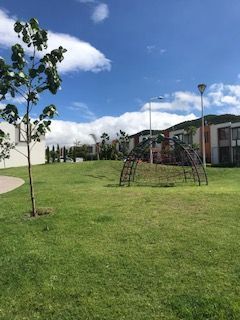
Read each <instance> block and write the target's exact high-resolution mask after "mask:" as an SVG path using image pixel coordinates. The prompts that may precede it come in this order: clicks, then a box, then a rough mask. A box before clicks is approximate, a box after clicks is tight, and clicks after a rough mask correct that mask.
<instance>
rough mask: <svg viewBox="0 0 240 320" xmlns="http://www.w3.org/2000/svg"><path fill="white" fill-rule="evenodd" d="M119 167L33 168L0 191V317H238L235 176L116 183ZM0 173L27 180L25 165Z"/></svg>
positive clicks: (239, 231)
mask: <svg viewBox="0 0 240 320" xmlns="http://www.w3.org/2000/svg"><path fill="white" fill-rule="evenodd" d="M120 169H121V163H120V162H114V161H112V162H111V161H99V162H97V161H95V162H86V163H82V164H71V163H70V164H56V165H45V166H36V167H34V177H35V188H36V195H37V206H38V207H52V208H54V213H53V214H51V215H48V216H41V217H39V218H36V219H29V218H28V215H27V212H28V211H29V209H30V202H29V190H28V188H29V186H28V184H25V185H23V186H22V187H20V188H19V189H16V190H14V191H12V192H10V193H7V194H3V195H0V201H1V202H0V203H1V204H0V235H1V237H0V319H1V320H3V319H4V320H5V319H6V320H12V319H14V320H27V319H29V320H34V319H41V320H52V319H54V320H65V319H66V320H70V319H72V320H77V319H84V320H87V319H91V320H95V319H98V320H104V319H109V320H113V319H117V320H120V319H129V320H130V319H131V320H132V319H137V320H143V319H144V320H145V319H149V320H150V319H151V320H152V319H167V320H173V319H194V320H196V319H197V320H199V319H204V320H205V319H217V320H219V319H228V320H229V319H240V249H239V248H240V196H239V195H240V183H239V181H240V169H234V168H231V169H227V168H224V169H219V168H209V169H208V173H209V186H202V187H198V186H190V185H186V186H181V187H172V188H152V187H122V188H120V187H118V186H117V184H118V179H119V173H120ZM0 173H1V174H7V175H15V176H18V177H22V178H24V179H27V175H26V168H18V169H8V170H1V172H0Z"/></svg>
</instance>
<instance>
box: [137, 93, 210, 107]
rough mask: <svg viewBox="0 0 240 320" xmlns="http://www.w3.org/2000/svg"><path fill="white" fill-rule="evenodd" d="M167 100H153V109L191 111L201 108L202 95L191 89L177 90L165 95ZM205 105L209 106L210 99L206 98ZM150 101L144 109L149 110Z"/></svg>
mask: <svg viewBox="0 0 240 320" xmlns="http://www.w3.org/2000/svg"><path fill="white" fill-rule="evenodd" d="M165 98H166V100H168V101H164V100H162V102H157V101H152V102H151V109H152V110H167V111H183V112H190V111H192V110H198V111H199V110H201V104H200V97H199V95H197V94H195V93H192V92H189V91H177V92H174V93H173V94H171V95H170V96H169V95H165ZM204 105H205V107H208V106H209V101H208V99H207V98H204ZM148 109H149V103H145V104H144V106H143V107H142V110H143V111H144V110H148Z"/></svg>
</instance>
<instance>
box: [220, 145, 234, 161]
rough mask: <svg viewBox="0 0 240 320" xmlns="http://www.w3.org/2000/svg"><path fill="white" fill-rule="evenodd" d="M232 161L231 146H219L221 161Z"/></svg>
mask: <svg viewBox="0 0 240 320" xmlns="http://www.w3.org/2000/svg"><path fill="white" fill-rule="evenodd" d="M230 162H231V154H230V147H221V148H219V163H225V164H229V163H230Z"/></svg>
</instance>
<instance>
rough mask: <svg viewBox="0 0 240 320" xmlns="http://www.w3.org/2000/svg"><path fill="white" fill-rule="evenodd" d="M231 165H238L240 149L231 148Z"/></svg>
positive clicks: (239, 162)
mask: <svg viewBox="0 0 240 320" xmlns="http://www.w3.org/2000/svg"><path fill="white" fill-rule="evenodd" d="M232 150H233V163H234V164H237V165H239V164H240V147H233V149H232Z"/></svg>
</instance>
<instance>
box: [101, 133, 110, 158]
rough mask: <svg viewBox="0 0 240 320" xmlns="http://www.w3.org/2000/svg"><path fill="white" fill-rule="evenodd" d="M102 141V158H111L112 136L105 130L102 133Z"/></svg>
mask: <svg viewBox="0 0 240 320" xmlns="http://www.w3.org/2000/svg"><path fill="white" fill-rule="evenodd" d="M101 139H102V141H101V143H100V158H101V159H104V160H108V159H110V157H109V155H110V154H111V145H110V144H109V142H110V137H109V135H108V134H107V133H106V132H104V133H103V134H102V135H101Z"/></svg>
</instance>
